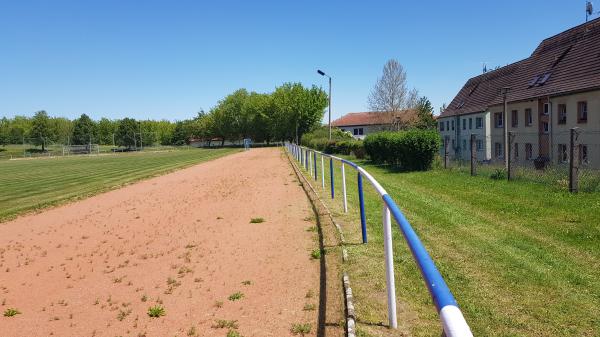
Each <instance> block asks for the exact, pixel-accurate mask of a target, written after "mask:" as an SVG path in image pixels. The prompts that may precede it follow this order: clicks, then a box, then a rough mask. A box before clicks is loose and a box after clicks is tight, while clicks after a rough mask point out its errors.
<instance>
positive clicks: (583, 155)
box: [579, 144, 588, 164]
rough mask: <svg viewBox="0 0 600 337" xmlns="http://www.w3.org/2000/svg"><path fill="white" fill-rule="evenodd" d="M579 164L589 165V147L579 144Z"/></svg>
mask: <svg viewBox="0 0 600 337" xmlns="http://www.w3.org/2000/svg"><path fill="white" fill-rule="evenodd" d="M579 162H580V163H582V164H587V163H588V147H587V145H585V144H579Z"/></svg>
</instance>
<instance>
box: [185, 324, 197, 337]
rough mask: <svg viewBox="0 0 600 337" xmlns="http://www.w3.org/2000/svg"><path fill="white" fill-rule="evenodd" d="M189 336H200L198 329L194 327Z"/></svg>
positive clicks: (188, 333) (189, 331)
mask: <svg viewBox="0 0 600 337" xmlns="http://www.w3.org/2000/svg"><path fill="white" fill-rule="evenodd" d="M187 335H188V336H198V332H197V331H196V327H195V326H192V327H191V328H190V329H189V330H188V332H187Z"/></svg>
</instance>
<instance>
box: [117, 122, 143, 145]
mask: <svg viewBox="0 0 600 337" xmlns="http://www.w3.org/2000/svg"><path fill="white" fill-rule="evenodd" d="M137 132H138V123H137V122H136V120H135V119H133V118H123V119H122V120H121V121H120V122H119V127H118V128H117V132H116V134H115V141H116V143H117V145H119V146H127V147H128V148H131V147H133V146H136V147H137V139H136V133H137Z"/></svg>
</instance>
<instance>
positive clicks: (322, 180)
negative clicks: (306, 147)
mask: <svg viewBox="0 0 600 337" xmlns="http://www.w3.org/2000/svg"><path fill="white" fill-rule="evenodd" d="M321 187H322V188H325V159H323V154H321Z"/></svg>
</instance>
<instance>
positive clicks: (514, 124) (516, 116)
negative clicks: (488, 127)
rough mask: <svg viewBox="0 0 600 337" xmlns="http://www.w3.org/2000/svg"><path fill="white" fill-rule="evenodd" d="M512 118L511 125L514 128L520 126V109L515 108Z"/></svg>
mask: <svg viewBox="0 0 600 337" xmlns="http://www.w3.org/2000/svg"><path fill="white" fill-rule="evenodd" d="M510 119H511V121H510V122H511V125H512V127H513V128H516V127H517V126H519V111H518V110H513V111H512V112H511V116H510Z"/></svg>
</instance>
